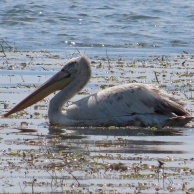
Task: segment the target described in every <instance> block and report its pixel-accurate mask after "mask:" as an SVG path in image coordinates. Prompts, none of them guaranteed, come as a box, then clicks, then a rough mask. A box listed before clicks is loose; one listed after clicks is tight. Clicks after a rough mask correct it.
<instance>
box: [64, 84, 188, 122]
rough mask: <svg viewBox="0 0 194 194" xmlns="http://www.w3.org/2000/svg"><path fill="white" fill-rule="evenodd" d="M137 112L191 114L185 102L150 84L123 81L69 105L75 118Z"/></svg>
mask: <svg viewBox="0 0 194 194" xmlns="http://www.w3.org/2000/svg"><path fill="white" fill-rule="evenodd" d="M135 114H161V115H167V116H169V117H172V116H173V115H177V116H183V115H188V112H187V111H186V110H185V109H184V107H183V103H182V102H181V101H179V100H177V99H175V98H174V97H173V96H172V95H169V94H168V93H166V92H165V91H163V90H159V89H158V88H157V87H155V86H153V85H148V84H138V83H131V84H124V85H121V86H114V87H110V88H108V89H105V90H102V91H100V92H98V93H96V94H93V95H90V96H88V97H86V98H83V99H81V100H79V101H77V102H75V103H73V104H72V105H71V106H69V107H68V109H67V116H68V117H69V118H71V119H75V120H86V119H87V120H90V119H110V118H114V117H121V116H128V115H135Z"/></svg>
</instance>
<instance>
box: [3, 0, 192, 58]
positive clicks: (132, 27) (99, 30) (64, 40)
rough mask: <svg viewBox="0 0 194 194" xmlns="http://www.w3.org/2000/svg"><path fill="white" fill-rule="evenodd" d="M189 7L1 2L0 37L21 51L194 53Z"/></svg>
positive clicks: (136, 54) (155, 3)
mask: <svg viewBox="0 0 194 194" xmlns="http://www.w3.org/2000/svg"><path fill="white" fill-rule="evenodd" d="M193 10H194V4H193V3H192V1H190V0H186V1H180V0H178V1H177V0H172V1H167V0H163V1H150V0H148V1H142V0H132V1H127V0H123V1H116V0H112V1H110V2H107V1H103V0H98V1H85V0H80V1H76V0H74V1H72V0H67V1H64V2H62V1H58V2H56V1H53V0H50V1H48V0H42V1H27V0H23V1H13V0H9V1H2V2H1V6H0V31H1V34H0V38H2V39H4V40H6V41H8V42H9V43H10V44H11V45H15V46H16V47H17V48H19V49H21V50H49V51H63V52H64V53H72V52H75V51H76V49H78V50H79V51H80V52H82V53H83V52H85V53H86V54H87V55H89V56H90V57H93V56H106V52H108V55H109V56H112V57H113V56H122V57H126V58H138V57H142V56H143V57H145V56H149V55H152V54H159V55H162V54H171V53H177V52H180V51H183V50H185V51H187V52H189V53H193V45H194V39H193V37H194V22H193V20H194V13H193Z"/></svg>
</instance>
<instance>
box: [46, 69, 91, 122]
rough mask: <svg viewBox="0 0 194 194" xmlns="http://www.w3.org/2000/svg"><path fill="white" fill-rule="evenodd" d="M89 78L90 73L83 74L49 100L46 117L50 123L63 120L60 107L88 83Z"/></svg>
mask: <svg viewBox="0 0 194 194" xmlns="http://www.w3.org/2000/svg"><path fill="white" fill-rule="evenodd" d="M90 76H91V71H88V72H84V75H80V76H78V77H76V78H74V79H73V81H71V82H70V83H69V84H68V85H67V86H66V87H65V88H63V89H62V90H61V91H60V92H59V93H57V94H56V95H55V96H54V97H53V98H52V99H51V101H50V104H49V110H48V117H49V121H50V122H51V123H54V124H60V123H61V122H60V121H61V120H63V119H64V114H63V113H62V107H63V106H64V104H65V103H66V102H67V101H68V100H70V99H71V98H72V97H73V96H75V94H76V93H77V92H79V91H80V90H81V89H82V88H83V87H84V86H85V85H86V84H87V83H88V81H89V80H90Z"/></svg>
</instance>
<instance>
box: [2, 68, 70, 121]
mask: <svg viewBox="0 0 194 194" xmlns="http://www.w3.org/2000/svg"><path fill="white" fill-rule="evenodd" d="M72 80H73V78H72V77H71V74H70V73H69V72H68V71H66V70H64V68H63V69H62V70H61V71H60V72H58V73H57V74H55V75H54V76H53V77H51V78H50V79H49V80H48V81H47V82H45V83H44V84H43V85H42V86H40V87H39V88H38V89H36V90H35V91H34V92H33V93H32V94H30V95H29V96H27V97H26V98H25V99H24V100H22V101H21V102H20V103H19V104H17V105H16V106H15V107H14V108H12V109H11V110H10V111H9V112H7V113H6V114H4V117H7V116H9V115H11V114H13V113H15V112H18V111H20V110H23V109H25V108H27V107H28V106H31V105H33V104H35V103H36V102H38V101H40V100H42V99H43V98H45V97H46V96H48V95H49V94H51V93H53V92H55V91H57V90H62V89H63V88H64V87H65V86H67V85H68V84H69V83H70V82H71V81H72Z"/></svg>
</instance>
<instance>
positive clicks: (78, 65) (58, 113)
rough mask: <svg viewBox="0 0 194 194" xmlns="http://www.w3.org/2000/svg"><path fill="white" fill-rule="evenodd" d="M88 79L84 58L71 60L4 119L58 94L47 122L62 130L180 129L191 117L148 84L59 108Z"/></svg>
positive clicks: (113, 89) (106, 92) (118, 88)
mask: <svg viewBox="0 0 194 194" xmlns="http://www.w3.org/2000/svg"><path fill="white" fill-rule="evenodd" d="M90 77H91V68H90V63H89V61H88V60H87V59H86V57H83V56H82V57H78V58H74V59H71V60H70V61H69V62H68V63H67V64H66V65H65V66H64V67H63V69H62V70H61V71H60V72H59V73H57V74H56V75H54V76H53V77H52V78H51V79H50V80H49V81H47V82H46V83H45V84H43V86H41V87H40V88H38V89H37V90H36V91H35V92H33V93H32V94H31V95H29V96H28V97H27V98H25V99H24V100H23V101H22V102H20V103H19V104H18V105H16V107H14V108H13V109H12V110H10V111H9V112H8V113H6V114H5V116H8V115H10V114H12V113H14V112H17V111H19V110H22V109H24V108H26V107H28V106H30V105H32V104H34V103H36V102H37V101H39V100H41V99H42V98H44V97H45V96H47V95H49V94H50V93H52V92H54V91H56V90H61V91H60V92H59V93H57V94H56V95H55V96H54V97H53V98H52V99H51V101H50V105H49V111H48V116H49V121H50V123H52V124H59V125H65V126H113V125H114V126H129V125H133V126H157V127H164V126H184V125H185V124H186V123H188V122H189V121H190V120H192V119H193V117H192V116H191V115H190V114H189V113H188V112H187V111H186V110H185V109H184V107H183V103H182V102H181V101H179V100H177V99H175V98H174V97H173V96H171V95H169V94H167V93H166V92H165V91H162V90H159V89H158V88H157V87H155V86H153V85H148V84H138V83H130V84H125V85H120V86H114V87H110V88H108V89H105V90H102V91H100V92H98V93H96V94H93V95H90V96H88V97H86V98H83V99H81V100H79V101H77V102H74V103H73V104H72V105H70V106H69V107H68V108H67V109H66V111H65V112H64V113H63V112H62V107H63V105H64V104H65V102H67V101H68V100H69V99H71V98H72V97H73V96H74V95H75V94H76V93H77V92H78V91H80V90H81V89H82V88H83V87H84V86H85V85H86V83H87V82H88V81H89V79H90Z"/></svg>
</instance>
